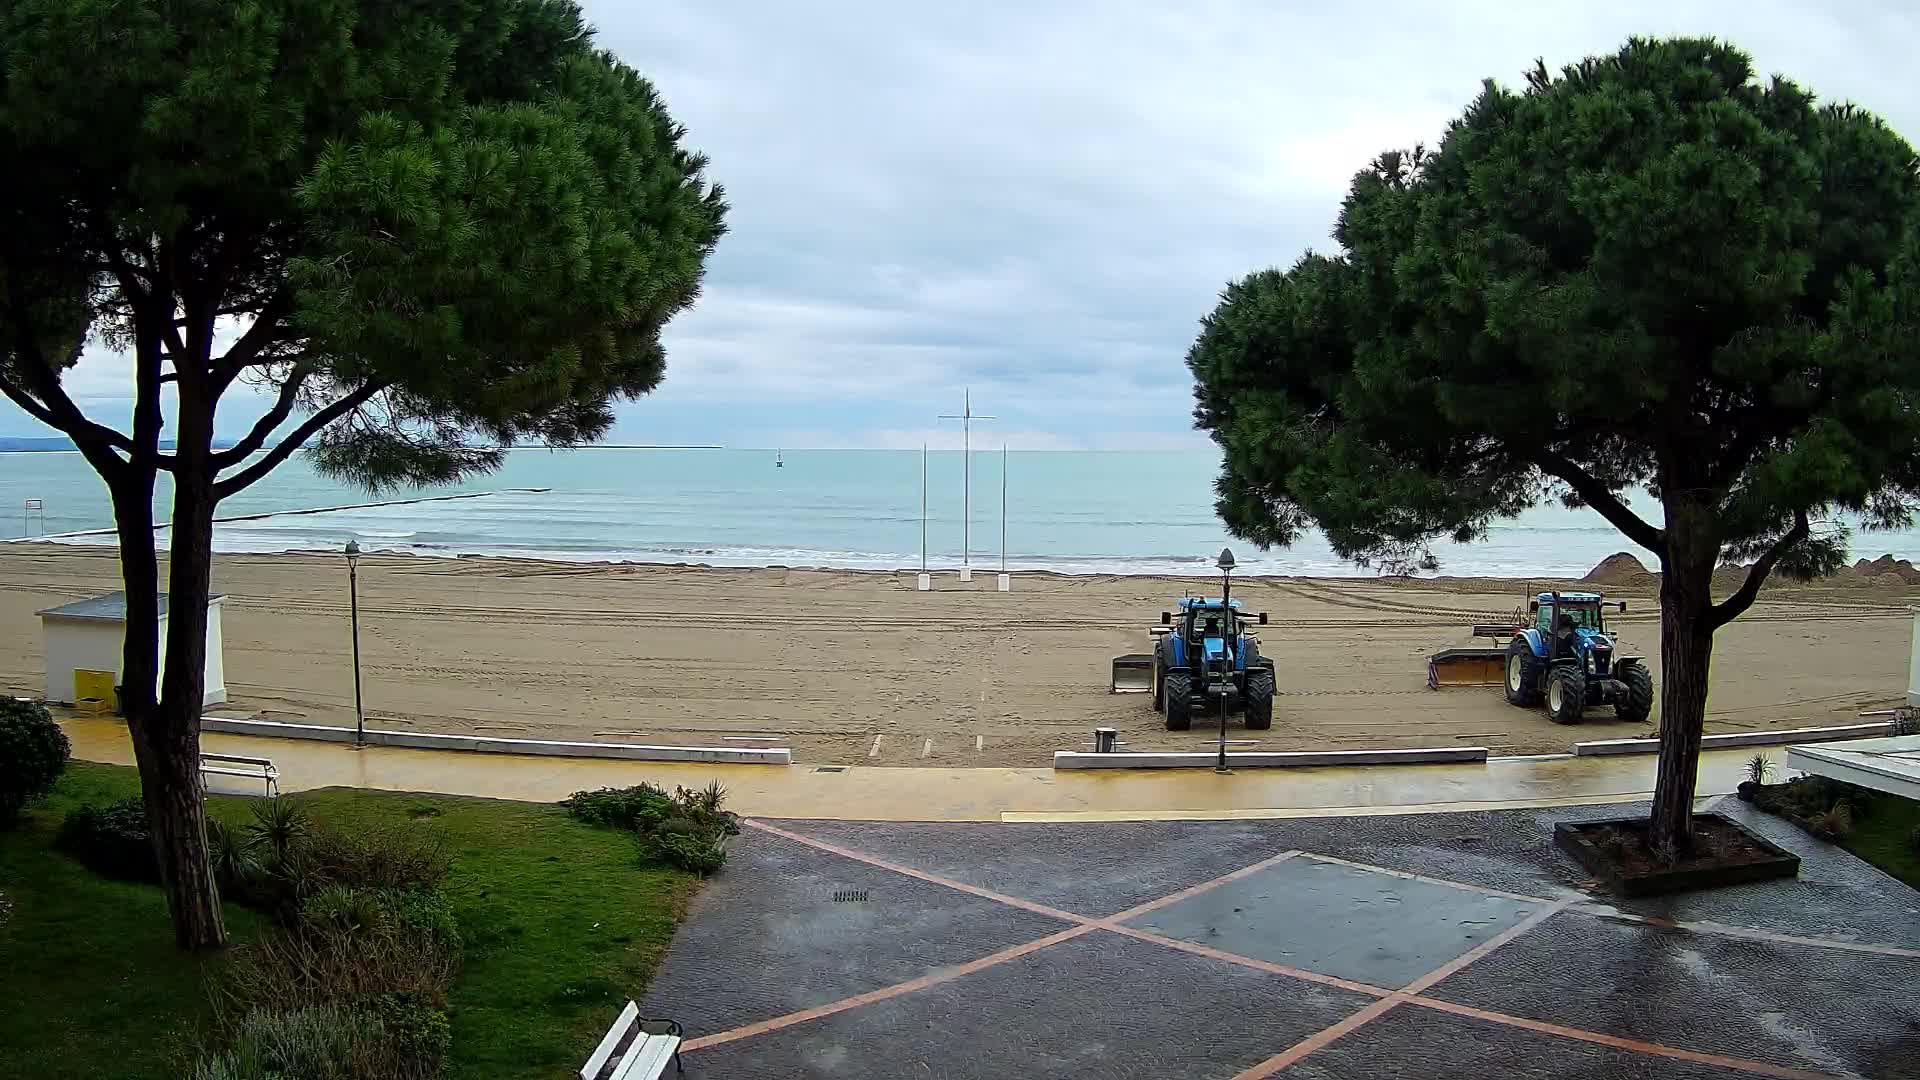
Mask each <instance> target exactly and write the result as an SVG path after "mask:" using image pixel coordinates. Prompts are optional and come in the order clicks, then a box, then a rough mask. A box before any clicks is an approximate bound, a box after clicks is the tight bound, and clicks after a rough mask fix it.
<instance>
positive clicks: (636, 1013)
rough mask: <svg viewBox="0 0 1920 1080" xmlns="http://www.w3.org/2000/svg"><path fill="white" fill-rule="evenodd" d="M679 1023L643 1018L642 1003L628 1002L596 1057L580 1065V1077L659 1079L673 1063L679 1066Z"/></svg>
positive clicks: (592, 1079)
mask: <svg viewBox="0 0 1920 1080" xmlns="http://www.w3.org/2000/svg"><path fill="white" fill-rule="evenodd" d="M682 1034H683V1033H682V1032H681V1030H680V1025H679V1024H676V1023H674V1022H673V1021H671V1020H643V1019H641V1017H640V1006H638V1005H636V1004H634V1003H633V1002H631V1001H629V1002H627V1007H626V1008H624V1009H621V1010H620V1016H619V1018H618V1019H616V1020H615V1021H614V1022H613V1026H612V1027H610V1028H608V1029H607V1034H606V1037H605V1038H603V1039H601V1040H600V1045H599V1047H597V1048H596V1049H595V1050H594V1051H593V1056H592V1057H590V1058H588V1059H587V1063H586V1064H585V1065H582V1066H581V1067H580V1080H658V1078H659V1077H660V1076H661V1075H662V1074H663V1073H665V1072H666V1071H667V1062H669V1061H671V1062H673V1068H674V1071H675V1072H676V1073H682V1074H684V1073H685V1072H686V1070H685V1069H683V1068H681V1066H680V1041H681V1037H682Z"/></svg>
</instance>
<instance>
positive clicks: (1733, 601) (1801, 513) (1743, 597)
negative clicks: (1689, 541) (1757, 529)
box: [1707, 510, 1813, 630]
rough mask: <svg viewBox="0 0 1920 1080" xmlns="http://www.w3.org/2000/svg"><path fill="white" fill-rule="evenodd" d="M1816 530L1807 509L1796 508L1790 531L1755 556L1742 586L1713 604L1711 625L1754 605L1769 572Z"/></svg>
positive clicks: (1714, 626)
mask: <svg viewBox="0 0 1920 1080" xmlns="http://www.w3.org/2000/svg"><path fill="white" fill-rule="evenodd" d="M1812 531H1813V530H1812V526H1811V524H1810V523H1809V522H1808V521H1807V512H1806V511H1805V510H1796V511H1794V512H1793V528H1791V529H1788V530H1787V532H1786V535H1784V536H1782V537H1781V538H1780V539H1778V540H1775V541H1774V542H1773V546H1772V547H1770V548H1768V549H1767V550H1766V553H1765V554H1763V555H1761V556H1760V557H1759V558H1758V559H1756V560H1754V563H1753V565H1752V566H1751V567H1748V568H1747V580H1745V581H1743V582H1741V583H1740V588H1739V589H1738V590H1737V591H1735V592H1734V594H1733V595H1732V596H1729V597H1727V598H1726V599H1725V600H1722V601H1720V602H1719V603H1717V604H1715V605H1713V607H1712V609H1711V610H1710V611H1709V612H1708V614H1707V621H1708V624H1709V628H1710V629H1713V630H1718V629H1720V628H1721V627H1723V626H1725V625H1727V624H1728V623H1730V622H1732V621H1733V620H1735V619H1737V618H1739V617H1740V615H1741V614H1742V613H1743V612H1745V611H1746V610H1747V609H1748V608H1750V607H1752V606H1753V600H1754V597H1756V596H1759V595H1760V586H1761V584H1762V583H1763V582H1765V581H1766V580H1767V575H1769V574H1771V573H1773V568H1774V566H1775V565H1776V564H1777V563H1779V561H1780V557H1781V556H1782V555H1785V554H1786V553H1787V551H1788V549H1790V548H1792V547H1793V546H1794V545H1795V544H1798V543H1799V542H1801V541H1802V540H1805V539H1806V538H1807V536H1808V535H1809V534H1810V533H1811V532H1812Z"/></svg>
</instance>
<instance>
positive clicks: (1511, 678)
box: [1506, 635, 1540, 708]
mask: <svg viewBox="0 0 1920 1080" xmlns="http://www.w3.org/2000/svg"><path fill="white" fill-rule="evenodd" d="M1506 690H1507V704H1509V705H1519V706H1521V707H1522V708H1526V707H1530V706H1534V705H1538V704H1540V659H1539V658H1538V657H1536V656H1534V655H1533V647H1532V646H1530V645H1528V644H1527V639H1526V638H1524V637H1520V636H1518V635H1515V637H1514V639H1513V640H1512V641H1509V642H1507V685H1506Z"/></svg>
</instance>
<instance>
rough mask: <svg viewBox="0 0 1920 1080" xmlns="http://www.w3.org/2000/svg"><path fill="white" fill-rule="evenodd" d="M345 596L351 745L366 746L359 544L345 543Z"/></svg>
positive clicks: (354, 542) (356, 542)
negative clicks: (350, 643)
mask: <svg viewBox="0 0 1920 1080" xmlns="http://www.w3.org/2000/svg"><path fill="white" fill-rule="evenodd" d="M346 554H347V595H348V598H349V599H348V603H349V604H350V605H351V610H352V612H353V745H355V746H365V745H367V714H366V711H365V709H363V708H362V707H361V704H360V542H359V541H357V540H349V541H347V552H346Z"/></svg>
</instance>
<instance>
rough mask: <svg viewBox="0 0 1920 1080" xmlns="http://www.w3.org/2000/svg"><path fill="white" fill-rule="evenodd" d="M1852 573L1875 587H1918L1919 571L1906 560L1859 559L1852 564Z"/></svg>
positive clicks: (1892, 558)
mask: <svg viewBox="0 0 1920 1080" xmlns="http://www.w3.org/2000/svg"><path fill="white" fill-rule="evenodd" d="M1853 573H1854V575H1855V576H1857V577H1862V578H1866V579H1867V580H1869V581H1872V582H1873V583H1874V584H1876V585H1920V569H1916V568H1915V567H1914V565H1913V563H1912V562H1910V561H1908V560H1906V559H1896V558H1894V557H1893V556H1891V555H1882V556H1880V557H1879V558H1877V559H1872V560H1868V559H1861V560H1860V561H1859V562H1857V563H1854V564H1853Z"/></svg>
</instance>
